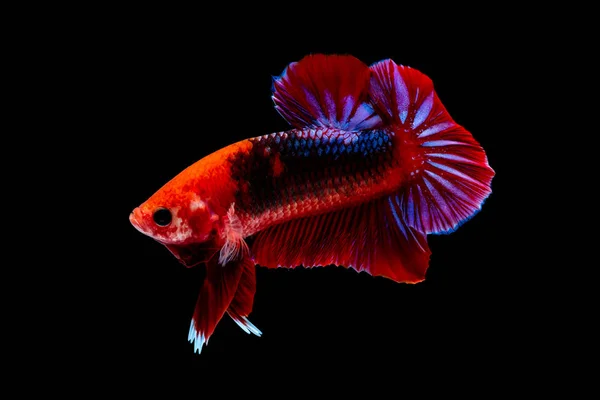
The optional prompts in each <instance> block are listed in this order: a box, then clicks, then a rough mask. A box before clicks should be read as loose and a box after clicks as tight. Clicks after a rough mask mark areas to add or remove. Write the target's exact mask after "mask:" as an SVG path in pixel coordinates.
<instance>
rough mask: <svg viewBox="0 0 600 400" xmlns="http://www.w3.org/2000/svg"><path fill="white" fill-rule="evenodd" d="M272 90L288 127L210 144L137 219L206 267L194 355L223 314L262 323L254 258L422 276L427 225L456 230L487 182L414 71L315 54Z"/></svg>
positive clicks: (482, 162) (265, 263)
mask: <svg viewBox="0 0 600 400" xmlns="http://www.w3.org/2000/svg"><path fill="white" fill-rule="evenodd" d="M272 100H273V102H274V106H275V108H276V109H277V111H278V112H279V114H280V115H281V116H282V117H283V118H284V119H285V120H286V121H287V122H288V123H289V124H290V129H289V130H286V131H283V132H276V133H271V134H265V135H263V136H257V137H252V138H249V139H245V140H242V141H239V142H237V143H233V144H231V145H229V146H227V147H224V148H222V149H220V150H218V151H216V152H214V153H212V154H209V155H206V156H205V157H204V158H202V159H200V160H199V161H197V162H195V163H194V164H192V165H190V166H189V167H187V168H186V169H184V170H183V171H182V172H180V173H179V174H178V175H177V176H175V177H174V178H172V179H171V180H170V181H169V182H167V183H166V184H165V185H164V186H163V187H162V188H160V189H159V190H158V191H157V192H156V193H154V194H153V195H152V196H151V197H150V198H149V199H148V200H146V201H145V202H144V203H142V204H141V205H140V206H139V207H137V208H135V209H134V210H133V212H132V213H131V214H130V217H129V219H130V221H131V223H132V224H133V226H134V227H135V228H136V229H137V230H139V231H140V232H141V233H143V234H145V235H147V236H149V237H151V238H153V239H154V240H156V241H157V242H159V243H161V244H163V245H164V246H165V247H166V248H167V249H168V250H169V251H170V252H171V253H172V254H173V255H174V256H175V257H176V258H177V259H178V260H179V261H180V262H181V263H182V264H184V265H185V266H186V267H193V266H196V265H199V264H203V265H205V268H206V275H205V278H204V282H203V284H202V287H201V289H200V292H199V295H198V300H197V303H196V307H195V310H194V313H193V316H192V321H191V326H190V331H189V337H188V339H189V340H190V342H192V343H193V345H194V351H195V352H198V353H200V352H201V350H202V347H203V346H204V345H205V344H207V343H208V340H209V338H210V337H211V335H212V334H213V332H214V330H215V327H216V326H217V324H218V323H219V321H220V320H221V318H222V317H223V316H224V315H225V313H227V314H228V315H229V317H231V318H232V319H233V320H234V321H235V322H236V323H237V324H238V325H239V326H240V327H241V328H242V329H243V330H244V331H245V332H246V333H253V334H255V335H257V336H260V335H261V331H260V330H259V329H258V328H257V327H256V326H254V324H252V323H251V322H250V320H249V319H248V316H249V314H250V313H251V311H252V304H253V301H254V294H255V290H256V277H255V267H256V266H262V267H266V268H295V267H299V266H302V267H306V268H310V267H318V266H328V265H335V266H342V267H346V268H353V269H355V270H356V271H359V272H360V271H364V272H366V273H368V274H370V275H372V276H382V277H386V278H388V279H391V280H393V281H396V282H403V283H417V282H421V281H423V280H424V279H425V274H426V271H427V268H428V266H429V258H430V254H431V252H430V249H429V247H428V244H427V235H428V234H440V233H449V232H452V231H453V230H455V229H456V228H457V227H458V226H460V225H461V224H462V223H464V222H465V221H466V220H468V219H469V218H471V217H472V216H473V215H474V214H475V213H477V212H478V211H479V210H480V209H481V207H482V204H483V202H484V200H485V199H486V198H487V197H488V196H489V195H490V193H491V181H492V178H493V176H494V171H493V170H492V168H491V167H490V166H489V165H488V161H487V157H486V154H485V152H484V150H483V149H482V147H481V146H480V145H479V143H478V142H477V141H476V140H475V139H474V138H473V136H472V135H471V134H470V133H469V132H468V131H467V130H466V129H465V128H463V127H462V126H461V125H459V124H457V123H456V122H455V121H454V120H453V119H452V118H451V116H450V114H449V113H448V111H447V110H446V108H445V107H444V106H443V105H442V103H441V101H440V99H439V98H438V96H437V94H436V92H435V91H434V88H433V84H432V81H431V80H430V79H429V78H428V77H427V76H426V75H424V74H423V73H421V72H419V71H417V70H416V69H413V68H410V67H407V66H403V65H398V64H396V63H395V62H394V61H392V60H391V59H387V60H383V61H379V62H376V63H374V64H372V65H371V66H368V65H366V64H364V63H363V62H361V61H360V60H358V59H357V58H355V57H353V56H350V55H324V54H312V55H308V56H306V57H304V58H303V59H301V60H300V61H298V62H293V63H291V64H289V65H288V66H287V67H286V68H285V69H284V71H283V73H282V74H281V75H280V76H277V77H274V78H273V86H272ZM240 128H243V127H240ZM244 129H245V128H244Z"/></svg>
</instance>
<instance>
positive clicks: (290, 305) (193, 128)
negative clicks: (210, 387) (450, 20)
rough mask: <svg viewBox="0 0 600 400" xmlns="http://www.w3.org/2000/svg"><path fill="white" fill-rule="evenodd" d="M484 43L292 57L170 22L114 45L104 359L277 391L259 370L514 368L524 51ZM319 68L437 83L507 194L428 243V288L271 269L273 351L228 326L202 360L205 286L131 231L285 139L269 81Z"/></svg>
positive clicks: (243, 34)
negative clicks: (519, 63)
mask: <svg viewBox="0 0 600 400" xmlns="http://www.w3.org/2000/svg"><path fill="white" fill-rule="evenodd" d="M484 25H485V24H483V23H482V25H481V26H466V27H462V28H461V29H457V30H453V29H451V26H448V27H446V28H445V29H441V30H440V31H437V33H435V34H431V33H432V32H431V31H429V30H428V29H425V30H424V31H419V30H414V29H412V30H409V31H403V30H401V29H398V30H396V29H391V28H390V29H388V30H386V31H384V32H377V31H375V32H373V31H371V30H369V29H362V30H358V31H357V30H352V31H351V32H350V33H345V34H344V33H341V31H326V32H322V31H319V30H318V29H317V28H316V27H315V28H311V29H312V31H311V32H312V34H311V35H302V34H299V35H296V36H294V38H293V39H292V38H289V37H287V36H286V34H285V30H283V31H277V30H276V29H275V28H273V29H270V30H269V29H266V30H265V31H266V32H265V33H257V31H255V30H253V29H251V28H250V29H247V30H242V31H239V32H236V33H232V32H231V31H228V33H227V34H226V33H225V32H221V31H219V30H218V29H214V30H209V29H206V28H203V29H199V30H198V31H196V30H195V28H194V27H189V26H187V27H185V26H184V27H180V26H177V24H176V23H174V22H172V23H171V24H169V25H168V26H167V27H165V28H161V27H160V26H155V25H153V24H151V23H149V22H145V23H143V22H139V23H134V24H132V25H127V24H125V25H123V26H119V29H118V30H116V31H111V29H110V28H109V27H107V28H106V37H103V36H102V35H99V37H98V39H97V41H96V43H95V46H98V47H99V49H100V51H99V52H98V57H97V58H95V59H92V62H94V63H95V64H94V67H95V68H96V70H97V71H98V73H97V75H96V76H95V77H94V79H95V82H96V83H97V84H98V86H99V90H100V92H101V93H102V94H103V95H105V96H106V101H105V102H104V104H102V106H101V113H102V119H101V123H100V125H101V129H102V132H101V135H98V136H97V139H95V140H96V141H97V144H98V145H100V144H106V143H109V148H110V150H109V151H108V152H107V153H106V154H105V160H104V162H105V163H106V165H107V170H108V169H111V170H116V171H118V172H117V173H116V174H115V175H114V176H113V177H111V179H107V180H106V181H103V182H102V183H101V185H102V187H101V189H102V192H103V199H104V196H105V197H106V198H105V199H104V200H103V201H104V202H105V205H107V206H110V207H111V209H115V210H116V211H112V212H111V215H112V217H113V218H115V219H114V222H112V227H111V229H110V231H111V233H110V234H109V235H107V236H106V238H105V240H104V241H100V242H97V243H94V251H95V254H99V256H98V257H100V255H101V256H102V258H106V260H105V261H103V263H102V264H103V265H101V266H99V267H98V269H97V270H96V273H97V275H98V276H101V277H102V278H103V279H102V281H103V282H104V285H105V287H104V288H103V297H102V299H99V300H98V302H99V304H100V305H99V307H100V308H99V313H100V315H101V316H102V319H101V323H100V324H99V325H100V327H98V328H97V329H99V330H100V331H101V332H102V338H103V339H102V340H101V343H99V344H98V345H100V344H101V345H102V347H100V348H101V349H102V350H101V352H102V353H103V355H106V356H108V357H109V358H110V359H111V360H112V366H113V367H112V368H114V371H117V372H118V375H119V376H121V377H122V378H123V379H128V378H127V376H128V372H130V371H131V372H135V374H141V375H138V376H142V377H143V376H148V375H145V374H148V373H159V374H160V373H163V372H164V373H179V372H184V371H187V372H192V373H194V372H196V371H198V370H203V371H209V370H212V371H215V370H220V371H223V373H224V374H226V373H227V372H228V373H230V374H231V373H232V372H231V371H232V369H236V370H238V369H243V370H244V372H245V373H246V372H250V373H252V372H258V370H260V371H262V373H264V371H265V368H263V367H258V366H257V365H262V366H268V370H269V371H271V372H285V370H287V369H289V368H295V367H297V366H298V365H300V364H302V363H306V365H308V366H310V367H307V368H308V371H311V370H312V371H311V372H308V373H311V374H312V373H317V372H314V370H317V371H321V372H319V373H323V371H329V372H335V371H348V372H349V373H355V374H358V375H360V372H361V370H363V369H367V370H377V369H379V368H381V369H383V370H384V371H388V373H391V374H395V370H396V369H397V368H400V367H401V366H403V367H407V368H409V369H413V370H414V371H417V374H418V370H422V371H423V374H425V373H426V371H427V370H430V369H432V368H439V369H442V370H443V371H447V372H448V373H450V372H451V371H454V372H456V370H457V369H458V370H459V371H460V369H461V368H463V370H464V372H465V374H472V373H475V372H483V371H485V370H486V369H488V368H493V367H494V366H496V365H498V364H499V363H502V362H504V361H506V360H509V359H511V358H512V356H513V355H514V346H515V343H520V342H522V341H523V340H526V339H524V338H523V336H522V333H521V332H520V328H519V327H520V323H521V322H520V318H521V317H520V316H519V315H517V314H516V313H515V312H514V311H515V310H516V309H517V308H518V307H516V306H515V305H514V302H515V301H514V298H515V296H516V291H517V284H516V281H518V279H516V275H518V271H517V268H516V267H515V265H514V262H513V261H514V259H515V256H514V255H513V252H514V248H511V247H510V245H509V243H510V233H509V232H511V231H512V230H514V227H515V225H516V221H515V220H514V217H513V216H512V214H511V213H510V212H508V211H507V204H508V203H509V202H510V201H511V199H513V198H514V194H512V193H511V185H510V181H509V179H508V178H507V175H508V170H509V168H510V165H511V156H509V155H508V153H509V151H510V150H509V149H510V148H511V147H512V146H513V143H512V139H511V136H510V134H509V132H510V130H511V127H510V123H509V121H508V119H507V118H506V117H507V106H508V103H507V92H509V91H510V90H511V89H510V88H511V86H512V85H514V82H513V80H512V75H511V74H510V72H509V71H510V64H511V61H510V60H511V57H512V60H513V61H514V60H515V57H516V56H515V55H514V54H512V53H511V49H512V47H511V43H510V42H508V41H507V40H506V39H504V38H503V37H502V36H501V35H500V36H496V35H494V34H492V32H491V31H493V29H487V30H484V28H485V26H484ZM228 29H229V28H228ZM316 29H317V30H316ZM317 52H325V53H349V54H352V55H354V56H356V57H358V58H359V59H361V60H362V61H364V62H365V63H367V64H370V63H373V62H376V61H379V60H381V59H385V58H392V59H393V60H394V61H396V63H398V64H405V65H408V66H411V67H413V68H416V69H418V70H420V71H422V72H423V73H425V74H427V75H428V76H429V77H430V78H431V79H432V80H433V82H434V86H435V88H436V90H437V93H438V95H439V97H440V98H441V100H442V102H443V104H444V105H445V106H446V108H447V109H448V111H449V113H450V114H451V115H452V117H453V118H454V119H455V120H456V121H457V122H458V123H459V124H461V125H463V126H464V127H465V128H466V129H468V130H469V131H470V132H471V133H472V134H473V135H474V137H475V138H476V139H477V140H478V141H479V142H480V143H481V144H482V146H483V147H484V149H485V150H486V152H487V154H488V158H489V162H490V165H491V166H492V168H494V169H495V171H496V177H495V178H494V180H493V182H492V187H493V193H492V195H491V196H490V198H489V199H488V200H487V201H486V203H485V204H484V206H483V209H482V211H481V212H480V213H479V214H478V215H477V216H475V217H474V218H473V219H472V220H470V221H469V222H467V223H466V224H465V225H463V226H462V227H461V228H459V229H458V230H457V231H456V232H454V233H452V234H450V235H442V236H429V244H430V247H431V250H432V256H431V262H430V267H429V270H428V274H427V279H426V281H425V282H423V283H420V284H417V285H405V284H397V283H394V282H392V281H389V280H386V279H383V278H373V277H371V276H369V275H367V274H365V273H361V274H358V273H356V272H355V271H353V270H346V269H344V268H332V267H328V268H315V269H312V270H304V269H295V270H283V269H281V270H267V269H264V268H257V292H256V297H255V302H254V311H253V313H252V314H251V315H250V320H251V321H252V322H253V323H254V324H255V325H256V326H257V327H258V328H259V329H261V330H262V332H263V336H262V337H260V338H257V337H255V336H250V335H247V334H245V333H244V332H243V331H242V330H241V329H240V328H239V327H238V326H237V325H236V324H235V323H233V321H231V320H230V319H229V318H228V317H224V318H223V320H222V321H221V323H220V324H219V325H218V326H217V329H216V331H215V333H214V335H213V336H212V337H211V339H210V343H209V344H208V346H207V347H205V348H204V350H203V352H202V354H201V355H197V354H194V353H193V346H192V345H191V344H190V343H188V341H187V335H188V329H189V324H190V318H191V315H192V311H193V309H194V305H195V301H196V296H197V292H198V289H199V288H200V286H201V284H202V279H203V277H204V272H203V269H202V268H194V269H186V268H184V267H183V266H181V265H180V264H179V263H178V262H177V260H176V259H175V258H174V257H173V256H172V255H171V254H170V253H169V252H168V251H167V250H166V249H165V248H164V247H163V246H161V245H160V244H158V243H156V242H154V241H153V240H152V239H150V238H148V237H145V236H143V235H142V234H140V233H138V232H137V231H136V230H135V229H134V228H133V227H132V226H131V225H130V224H129V221H128V216H129V213H130V211H131V210H132V209H133V208H134V207H136V206H138V205H139V204H140V203H142V202H143V201H144V200H146V198H148V197H149V196H150V195H151V194H152V193H154V192H155V191H156V190H157V189H158V188H159V187H160V186H162V185H163V184H164V183H165V182H167V181H168V180H169V179H170V178H172V177H173V176H174V175H176V174H177V173H178V172H180V171H181V170H182V169H184V168H185V167H187V166H188V165H190V164H191V163H193V162H195V161H197V160H198V159H200V158H202V157H203V156H205V155H207V154H209V153H211V152H213V151H215V150H217V149H219V148H221V147H223V146H226V145H228V144H230V143H232V142H235V141H237V140H240V139H244V138H248V137H251V136H256V135H262V134H267V133H271V132H275V131H279V130H285V129H288V125H287V123H286V122H285V121H284V120H283V119H282V118H281V117H280V116H279V115H278V114H277V112H276V111H275V110H274V108H273V106H272V101H271V98H270V87H271V76H273V75H278V74H280V73H281V72H282V70H283V68H284V67H285V66H286V65H287V64H288V63H290V62H292V61H297V60H299V59H300V58H302V57H303V56H304V55H306V54H309V53H317ZM94 146H95V144H94V142H91V147H94ZM99 351H100V350H99ZM382 363H383V364H385V365H391V367H386V368H383V367H381V365H383V364H382ZM115 373H116V372H115ZM483 375H487V374H486V373H485V372H483ZM153 376H154V375H153ZM490 376H491V374H490ZM140 379H143V378H140Z"/></svg>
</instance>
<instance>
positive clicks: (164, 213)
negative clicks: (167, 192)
mask: <svg viewBox="0 0 600 400" xmlns="http://www.w3.org/2000/svg"><path fill="white" fill-rule="evenodd" d="M154 222H156V225H160V226H167V225H169V224H170V223H171V211H169V210H167V209H166V208H159V209H158V210H156V211H154Z"/></svg>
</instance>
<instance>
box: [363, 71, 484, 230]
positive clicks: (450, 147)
mask: <svg viewBox="0 0 600 400" xmlns="http://www.w3.org/2000/svg"><path fill="white" fill-rule="evenodd" d="M371 70H372V71H373V75H372V78H371V86H370V97H371V99H372V101H373V104H374V106H375V109H376V110H377V112H378V113H379V114H380V115H381V117H382V119H383V120H384V121H385V123H386V124H387V125H390V126H391V127H392V128H391V129H393V131H394V132H395V134H396V140H398V141H399V146H398V148H399V153H400V158H401V163H402V165H403V167H404V170H405V171H406V172H405V173H406V181H407V184H405V185H404V187H403V189H402V191H401V192H400V193H399V194H398V196H397V197H396V198H394V201H395V202H397V203H398V204H399V205H400V208H401V209H402V215H403V216H404V220H405V221H406V222H407V224H408V225H409V226H411V227H413V228H415V229H417V230H418V231H420V232H424V233H444V232H450V231H452V230H454V229H456V228H457V227H458V226H459V225H460V224H461V223H462V222H464V221H466V220H467V219H469V218H470V217H472V216H473V215H474V214H475V213H476V212H477V211H479V210H480V208H481V206H482V204H483V202H484V200H485V199H486V198H487V197H488V196H489V195H490V193H491V187H490V185H491V181H492V178H493V176H494V171H493V170H492V168H490V166H489V165H488V162H487V157H486V155H485V152H484V151H483V149H482V148H481V146H480V145H479V143H478V142H477V141H476V140H475V139H474V138H473V136H472V135H471V134H470V133H469V132H468V131H467V130H465V129H464V128H463V127H461V126H460V125H458V124H456V123H455V122H454V121H453V120H452V118H451V117H450V114H449V113H448V111H446V109H445V108H444V106H443V105H442V103H441V101H440V100H439V98H438V97H437V95H436V93H435V91H434V89H433V83H432V82H431V80H430V79H429V78H428V77H427V76H425V75H424V74H422V73H421V72H419V71H417V70H415V69H412V68H409V67H405V66H402V65H396V64H395V63H394V62H393V61H391V60H385V61H380V62H378V63H376V64H374V65H372V66H371Z"/></svg>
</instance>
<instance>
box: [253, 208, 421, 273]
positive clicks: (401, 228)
mask: <svg viewBox="0 0 600 400" xmlns="http://www.w3.org/2000/svg"><path fill="white" fill-rule="evenodd" d="M301 230H302V231H304V232H309V233H308V234H307V235H305V236H302V237H300V236H299V235H294V232H299V231H301ZM282 237H285V238H286V240H285V241H282V240H281V238H282ZM252 253H253V254H254V256H255V261H256V263H257V264H259V265H262V266H265V267H268V268H278V267H284V268H294V267H297V266H304V267H308V268H310V267H318V266H327V265H338V266H344V267H346V268H353V269H355V270H356V271H358V272H361V271H365V272H367V273H369V274H371V275H373V276H384V277H387V278H389V279H392V280H394V281H396V282H407V283H416V282H420V281H422V280H423V279H424V278H425V273H426V270H427V268H428V264H429V255H430V254H431V253H430V251H429V247H428V245H427V240H426V237H425V235H424V234H422V233H420V232H417V231H416V230H414V229H412V228H410V227H408V226H407V225H406V223H405V222H404V220H403V217H402V212H401V209H400V207H399V205H398V204H397V203H396V202H395V201H393V200H392V199H391V198H389V197H384V198H381V199H378V200H374V201H371V202H367V203H364V204H362V205H359V206H356V207H351V208H346V209H342V210H339V211H335V212H331V213H327V214H321V215H317V216H314V217H307V218H301V219H297V220H292V221H289V222H286V223H283V224H279V225H275V226H273V227H271V228H268V229H266V230H264V231H262V232H260V233H259V234H258V235H257V236H256V240H255V241H254V243H253V244H252Z"/></svg>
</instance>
